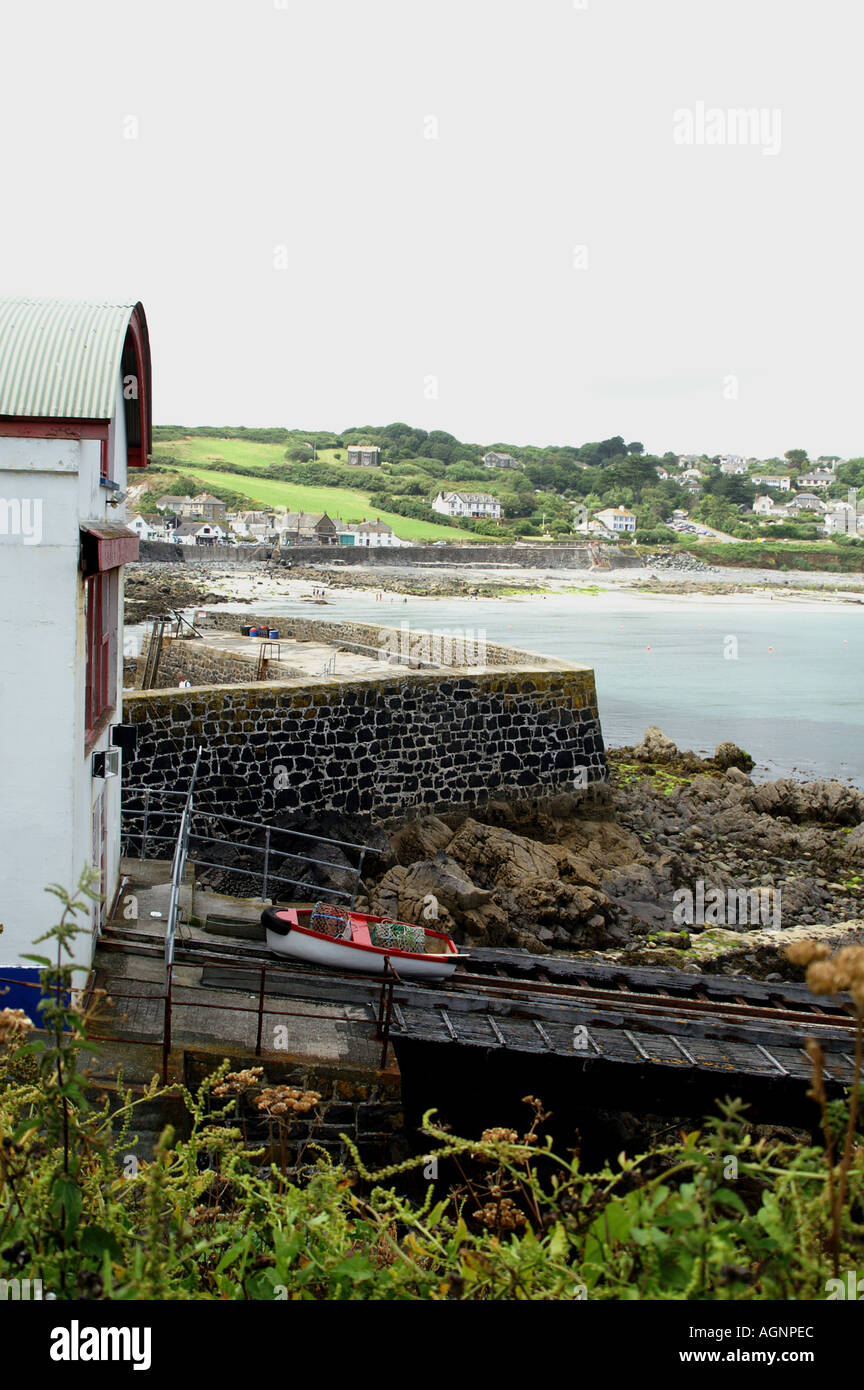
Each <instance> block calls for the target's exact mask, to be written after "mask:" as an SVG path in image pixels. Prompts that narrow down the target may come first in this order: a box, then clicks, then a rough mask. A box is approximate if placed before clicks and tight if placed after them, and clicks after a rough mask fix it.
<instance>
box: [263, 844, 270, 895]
mask: <svg viewBox="0 0 864 1390" xmlns="http://www.w3.org/2000/svg"><path fill="white" fill-rule="evenodd" d="M269 872H270V826H269V825H268V827H267V831H266V833H265V835H264V877H263V880H262V883H261V897H262V900H264V901H266V899H267V876H268V874H269Z"/></svg>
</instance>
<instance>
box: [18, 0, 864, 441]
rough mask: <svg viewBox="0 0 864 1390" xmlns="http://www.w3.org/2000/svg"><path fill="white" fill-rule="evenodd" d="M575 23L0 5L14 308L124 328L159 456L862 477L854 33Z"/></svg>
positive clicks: (467, 8)
mask: <svg viewBox="0 0 864 1390" xmlns="http://www.w3.org/2000/svg"><path fill="white" fill-rule="evenodd" d="M581 3H582V0H577V4H581ZM277 4H279V5H280V6H281V7H280V8H277ZM577 4H574V0H276V3H274V0H147V3H146V4H143V5H142V4H140V3H135V4H132V3H129V2H128V0H76V3H74V4H70V3H68V0H41V3H39V4H35V5H34V4H33V3H32V0H12V2H11V3H7V5H6V6H4V20H3V31H4V32H3V56H2V67H0V73H2V80H0V158H2V164H0V168H2V174H3V198H2V208H0V255H2V274H0V284H2V289H3V292H5V293H32V294H49V295H51V294H57V295H64V296H70V297H82V298H83V297H88V298H89V297H92V298H113V297H126V296H131V297H133V298H140V299H141V300H142V301H143V303H144V306H145V309H146V311H147V315H148V319H149V323H150V331H151V338H152V346H153V361H154V377H155V387H154V390H155V401H154V410H155V418H156V421H157V422H158V423H166V424H167V423H183V424H204V423H206V424H246V425H267V424H282V425H287V426H295V425H297V426H302V427H304V428H308V429H313V428H333V429H342V428H346V427H347V426H349V425H352V424H384V423H387V422H388V421H391V420H406V421H408V422H409V423H411V424H414V425H421V426H423V427H425V428H427V429H435V428H439V429H446V430H450V431H451V432H452V433H454V434H456V435H458V436H460V437H461V438H465V439H469V440H473V441H476V442H479V443H490V442H493V441H499V440H500V441H507V442H510V443H513V444H519V443H527V442H533V443H538V444H552V443H559V444H563V443H581V442H583V441H585V440H588V439H600V438H603V437H606V436H609V435H612V434H622V435H624V436H625V438H626V439H628V440H630V439H641V440H642V441H643V442H644V443H645V445H646V448H648V449H649V450H652V451H658V452H662V451H663V450H665V449H674V450H675V451H677V452H701V451H702V450H708V451H710V452H715V451H731V452H740V453H744V454H756V455H760V456H762V455H764V456H768V455H771V454H775V453H782V452H783V451H784V450H785V449H788V448H791V447H803V448H806V449H808V450H810V452H811V454H814V455H815V454H818V453H839V454H842V455H844V456H846V455H855V456H858V455H861V454H864V437H862V429H861V426H860V408H859V393H860V381H861V376H862V333H861V321H862V280H861V239H862V234H861V217H862V196H861V146H862V115H861V102H860V71H859V68H860V52H861V39H862V36H864V22H862V20H861V19H860V18H859V14H858V7H857V6H855V5H854V4H852V3H850V0H820V3H819V4H818V5H817V4H814V3H812V0H653V3H652V0H587V4H588V8H586V9H581V8H577ZM699 102H703V103H705V106H706V107H708V108H712V107H713V108H719V109H720V110H721V111H722V112H725V111H727V110H729V109H730V108H737V107H756V108H765V110H766V112H767V115H766V119H769V118H770V119H777V118H776V117H773V116H772V115H771V113H774V112H779V119H780V121H781V126H780V128H779V129H780V131H781V132H782V138H781V141H780V149H779V153H777V154H775V155H771V154H764V153H763V152H762V148H761V147H759V146H758V145H743V146H742V145H740V144H739V145H734V146H733V145H730V144H728V143H727V144H722V145H717V144H713V145H707V144H692V145H690V146H682V145H680V144H676V143H675V141H674V139H673V124H674V113H675V112H676V111H677V110H681V109H689V110H694V111H695V109H696V106H697V103H699ZM130 116H131V117H134V118H135V119H136V120H137V122H138V138H137V139H128V138H125V135H126V134H127V133H128V132H129V131H130V129H131V126H130V123H129V122H128V120H127V119H126V118H128V117H130ZM429 117H434V118H435V119H436V120H437V122H438V138H437V139H427V138H425V133H428V131H429V129H430V123H429V121H428V118H429ZM281 246H284V247H286V248H287V268H286V269H277V268H276V266H275V265H274V250H275V248H277V247H281ZM579 246H584V247H586V248H587V253H586V254H587V267H586V268H577V267H576V266H574V248H575V247H579ZM277 258H278V253H277ZM576 259H578V256H577V257H576ZM433 377H434V378H436V379H437V393H438V394H437V399H436V398H430V389H431V388H430V385H429V378H433ZM730 377H731V378H735V382H733V383H732V384H731V385H730V384H729V382H728V380H727V379H728V378H730ZM736 383H737V399H734V398H733V399H729V398H728V397H729V396H730V395H733V396H734V392H735V390H736ZM724 385H725V392H724Z"/></svg>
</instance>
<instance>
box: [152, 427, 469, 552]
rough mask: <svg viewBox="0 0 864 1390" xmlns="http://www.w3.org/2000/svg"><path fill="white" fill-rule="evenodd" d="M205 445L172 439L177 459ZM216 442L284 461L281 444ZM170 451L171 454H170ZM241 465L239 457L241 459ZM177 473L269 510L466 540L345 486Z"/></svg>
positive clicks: (406, 536) (184, 469) (405, 535)
mask: <svg viewBox="0 0 864 1390" xmlns="http://www.w3.org/2000/svg"><path fill="white" fill-rule="evenodd" d="M187 442H188V443H205V444H207V445H209V444H210V443H211V442H212V441H210V440H189V441H186V440H177V441H175V440H172V441H171V446H172V455H173V456H174V457H177V456H178V455H177V453H176V452H175V446H176V444H179V443H187ZM216 443H231V444H232V446H233V445H237V444H238V443H239V445H240V448H241V449H243V450H273V449H275V450H276V452H277V453H278V454H279V456H280V458H281V454H282V452H284V451H283V450H281V449H280V447H279V446H278V445H272V444H254V443H248V442H247V441H245V440H242V441H237V440H230V441H222V440H217V441H216ZM166 452H167V451H166ZM237 461H238V462H240V460H239V458H238V460H237ZM260 461H261V460H260V459H254V460H252V459H250V462H260ZM174 467H175V471H176V472H177V473H182V474H184V475H185V476H186V477H189V478H194V479H195V481H196V482H200V483H201V484H202V486H203V487H204V488H207V487H208V486H209V487H224V488H229V489H230V490H231V491H232V492H239V493H242V494H243V496H244V497H248V498H249V499H250V501H252V502H258V503H260V504H261V505H262V506H265V507H287V509H288V511H290V512H326V513H327V515H328V516H329V517H332V518H333V519H334V520H335V518H336V517H341V519H342V520H343V521H363V520H364V518H365V520H366V521H376V520H378V519H379V518H380V520H381V521H384V522H386V523H387V525H388V526H392V528H393V530H394V531H395V533H396V535H397V536H400V537H401V538H402V539H403V540H412V541H413V540H422V541H427V540H428V541H458V540H463V539H466V537H465V533H464V532H459V531H458V530H456V529H455V528H454V527H452V526H436V525H434V524H433V523H431V522H427V521H415V520H414V519H413V517H410V516H397V515H396V514H395V513H394V512H382V511H379V510H378V509H377V507H376V506H375V503H374V502H370V501H369V499H368V497H367V496H366V495H365V493H363V492H361V491H360V490H359V489H355V488H342V487H305V486H304V485H302V484H300V483H283V482H279V481H278V480H276V479H273V480H271V479H269V478H247V477H245V476H244V475H243V474H242V473H230V472H225V473H222V472H216V471H215V470H211V469H209V468H208V469H201V470H200V471H196V469H195V468H190V467H189V466H188V465H186V464H181V463H178V464H176V465H174Z"/></svg>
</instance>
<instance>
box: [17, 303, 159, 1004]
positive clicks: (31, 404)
mask: <svg viewBox="0 0 864 1390" xmlns="http://www.w3.org/2000/svg"><path fill="white" fill-rule="evenodd" d="M150 401H151V384H150V345H149V338H148V332H147V320H146V318H145V314H144V310H143V308H142V306H141V304H135V303H127V304H109V303H97V304H88V303H81V302H77V301H76V302H68V301H62V300H55V299H29V298H6V299H0V590H2V592H3V593H4V594H6V595H8V596H10V598H11V596H12V595H14V596H15V599H14V601H7V602H6V603H4V604H3V606H2V611H0V650H2V652H3V676H4V679H3V682H2V685H0V765H2V768H3V788H4V795H3V797H2V799H0V882H2V884H3V907H2V921H3V933H2V935H0V975H3V976H5V977H11V978H14V979H15V980H16V984H15V985H14V986H12V987H11V990H10V993H9V994H6V995H5V996H4V997H3V999H2V1005H0V1007H2V1006H9V1007H21V1008H25V1009H27V1010H28V1012H31V1013H32V1010H33V1008H34V1001H35V1000H36V999H38V991H37V990H35V989H32V988H28V985H30V984H32V982H34V981H35V980H36V977H37V971H36V970H35V969H34V968H32V967H31V966H29V965H23V966H22V962H21V960H20V956H21V953H22V952H27V951H32V950H33V941H34V938H35V937H37V936H40V935H41V934H42V933H43V932H45V931H46V930H47V929H48V928H50V927H51V926H52V925H53V924H54V923H55V922H56V921H57V919H58V915H59V912H60V907H59V904H58V902H57V900H56V898H53V897H51V896H50V895H48V894H46V893H45V891H44V889H45V887H46V885H47V884H49V883H59V884H62V885H63V886H64V887H66V888H68V889H74V888H75V886H76V885H77V883H78V881H79V879H80V877H81V874H82V872H83V870H84V869H85V867H87V866H91V867H92V868H93V869H94V870H95V872H96V875H97V880H96V882H97V886H98V889H99V892H100V895H101V901H100V903H99V904H98V905H94V907H93V909H92V914H91V922H90V926H91V929H92V930H91V931H88V932H87V933H86V934H84V935H82V936H78V937H77V938H76V945H75V961H76V963H77V964H80V965H83V966H87V965H89V963H90V961H91V959H92V950H93V941H94V939H95V933H96V932H97V931H98V929H99V926H100V924H101V922H102V921H103V920H104V918H105V913H106V905H108V904H110V903H111V902H112V900H113V899H114V897H115V895H116V893H117V891H118V887H119V872H120V782H121V776H120V775H116V774H117V772H118V769H119V768H120V767H122V759H121V753H120V747H119V746H118V745H119V744H120V743H122V741H123V738H124V734H123V733H122V732H119V731H118V728H117V726H118V725H120V724H121V723H122V719H123V713H122V688H123V679H122V664H123V567H124V565H125V564H126V563H127V562H128V561H130V560H134V559H136V558H137V555H138V537H137V535H135V533H134V532H133V531H131V530H130V529H129V528H128V527H127V526H126V525H125V501H124V499H125V496H126V488H127V470H128V469H132V468H143V467H146V464H147V459H148V455H149V453H150V449H151V427H150V420H151V406H150ZM80 920H81V919H79V921H80ZM80 980H81V983H82V984H83V982H84V976H83V975H82V976H81V977H80ZM36 1017H38V1015H37V1016H36Z"/></svg>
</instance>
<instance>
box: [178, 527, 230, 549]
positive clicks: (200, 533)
mask: <svg viewBox="0 0 864 1390" xmlns="http://www.w3.org/2000/svg"><path fill="white" fill-rule="evenodd" d="M171 539H172V540H173V541H174V542H175V544H177V545H218V543H219V542H220V541H224V540H225V532H224V531H223V530H222V527H221V526H217V525H216V524H215V523H214V522H211V521H181V522H180V525H179V526H175V527H174V530H173V531H172V533H171Z"/></svg>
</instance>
